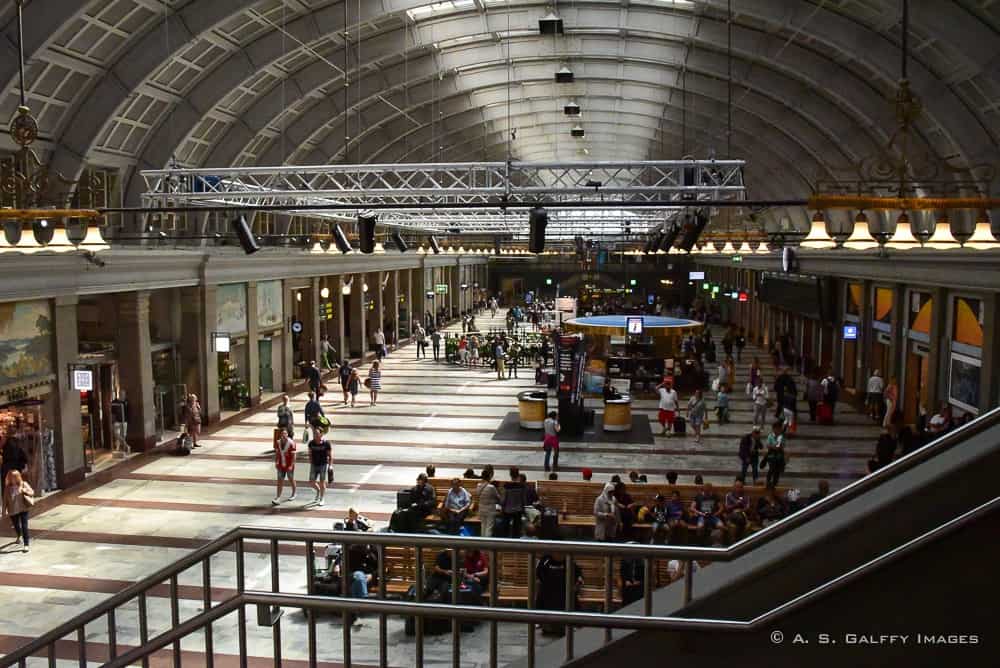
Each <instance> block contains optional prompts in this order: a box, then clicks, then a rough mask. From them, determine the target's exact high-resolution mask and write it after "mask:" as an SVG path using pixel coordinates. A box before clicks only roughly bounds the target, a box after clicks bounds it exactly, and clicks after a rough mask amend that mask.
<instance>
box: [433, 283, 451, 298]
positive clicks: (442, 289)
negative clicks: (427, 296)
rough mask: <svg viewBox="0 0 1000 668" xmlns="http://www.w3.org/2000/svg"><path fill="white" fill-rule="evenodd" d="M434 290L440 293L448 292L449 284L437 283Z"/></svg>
mask: <svg viewBox="0 0 1000 668" xmlns="http://www.w3.org/2000/svg"><path fill="white" fill-rule="evenodd" d="M434 292H436V293H438V294H439V295H446V294H448V284H447V283H438V284H437V285H435V286H434Z"/></svg>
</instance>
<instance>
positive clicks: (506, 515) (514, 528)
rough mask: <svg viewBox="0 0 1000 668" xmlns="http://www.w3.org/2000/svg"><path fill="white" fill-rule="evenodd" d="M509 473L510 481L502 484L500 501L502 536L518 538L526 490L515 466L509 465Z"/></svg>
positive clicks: (526, 494)
mask: <svg viewBox="0 0 1000 668" xmlns="http://www.w3.org/2000/svg"><path fill="white" fill-rule="evenodd" d="M509 473H510V482H508V483H506V484H504V486H503V495H502V496H501V499H502V500H501V502H500V506H501V508H502V509H503V520H504V527H503V528H504V531H503V535H504V537H508V536H509V537H510V538H520V537H521V521H522V516H523V515H524V506H525V502H526V500H527V498H528V492H527V490H526V489H525V485H524V483H523V482H521V471H520V470H519V469H518V468H517V467H516V466H511V467H510V471H509Z"/></svg>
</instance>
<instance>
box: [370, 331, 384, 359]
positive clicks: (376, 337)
mask: <svg viewBox="0 0 1000 668" xmlns="http://www.w3.org/2000/svg"><path fill="white" fill-rule="evenodd" d="M372 342H373V343H374V344H375V357H376V358H377V359H380V360H381V359H384V358H385V333H384V332H382V328H381V327H379V328H378V329H376V330H375V333H374V334H372Z"/></svg>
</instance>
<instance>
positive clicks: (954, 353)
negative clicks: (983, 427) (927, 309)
mask: <svg viewBox="0 0 1000 668" xmlns="http://www.w3.org/2000/svg"><path fill="white" fill-rule="evenodd" d="M983 309H984V304H983V300H982V299H979V298H977V297H974V296H966V295H954V296H952V299H951V318H950V321H951V322H950V325H951V342H950V343H951V350H950V353H951V354H950V357H949V360H948V370H947V380H948V395H947V396H948V403H950V404H951V406H952V407H953V408H954V409H955V411H954V412H955V413H956V414H964V413H972V414H973V415H979V410H980V407H981V387H982V372H983V370H982V366H983V362H982V360H983V318H984V310H983Z"/></svg>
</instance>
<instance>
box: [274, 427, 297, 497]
mask: <svg viewBox="0 0 1000 668" xmlns="http://www.w3.org/2000/svg"><path fill="white" fill-rule="evenodd" d="M274 468H275V470H276V471H277V474H278V491H277V493H276V494H275V495H274V498H273V499H271V504H272V505H275V506H276V505H278V504H280V503H281V492H282V490H284V488H285V480H286V479H287V480H288V481H289V482H290V483H291V484H292V495H291V496H289V497H288V500H289V501H294V500H295V439H294V438H291V437H290V436H289V435H288V430H287V429H282V430H281V435H280V436H279V437H278V440H277V441H275V442H274Z"/></svg>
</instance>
